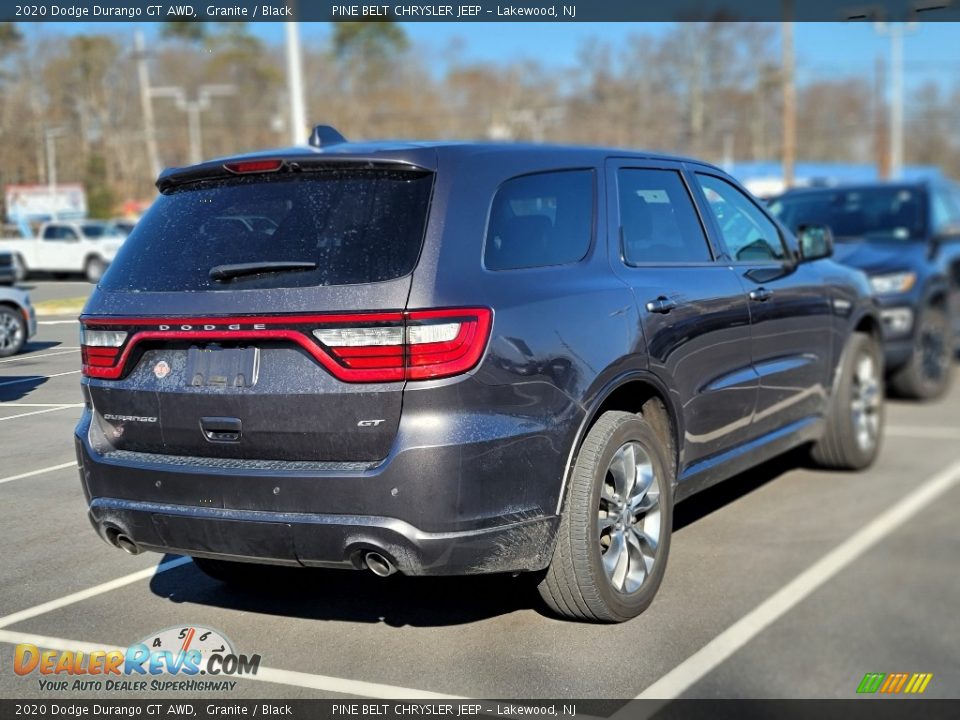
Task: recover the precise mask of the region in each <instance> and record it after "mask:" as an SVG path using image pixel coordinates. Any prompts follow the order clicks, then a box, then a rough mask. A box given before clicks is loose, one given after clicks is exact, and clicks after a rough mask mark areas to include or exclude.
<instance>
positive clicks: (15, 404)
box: [0, 400, 83, 409]
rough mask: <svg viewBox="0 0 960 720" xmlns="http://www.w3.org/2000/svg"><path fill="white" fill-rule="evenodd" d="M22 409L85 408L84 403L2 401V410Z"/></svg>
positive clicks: (0, 401)
mask: <svg viewBox="0 0 960 720" xmlns="http://www.w3.org/2000/svg"><path fill="white" fill-rule="evenodd" d="M22 407H49V408H61V407H83V403H18V402H3V401H2V400H0V409H2V408H22Z"/></svg>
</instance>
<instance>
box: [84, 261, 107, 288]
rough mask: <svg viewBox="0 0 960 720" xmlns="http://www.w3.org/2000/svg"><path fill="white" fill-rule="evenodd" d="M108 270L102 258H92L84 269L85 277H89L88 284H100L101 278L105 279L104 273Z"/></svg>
mask: <svg viewBox="0 0 960 720" xmlns="http://www.w3.org/2000/svg"><path fill="white" fill-rule="evenodd" d="M106 269H107V264H106V263H105V262H104V261H103V260H101V259H100V258H90V259H89V260H87V264H86V266H85V267H84V269H83V273H84V275H86V276H87V282H90V283H94V284H96V283H98V282H100V278H102V277H103V273H104V271H105V270H106Z"/></svg>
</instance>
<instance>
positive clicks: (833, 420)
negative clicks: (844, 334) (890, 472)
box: [810, 333, 886, 470]
mask: <svg viewBox="0 0 960 720" xmlns="http://www.w3.org/2000/svg"><path fill="white" fill-rule="evenodd" d="M840 362H841V366H840V370H839V372H840V377H839V378H838V380H837V387H836V391H835V392H834V395H833V397H832V398H830V409H829V411H828V413H827V418H826V426H825V428H824V433H823V437H821V438H820V440H819V441H817V442H816V443H814V445H813V447H812V448H811V451H810V455H811V458H812V459H813V461H814V462H815V463H816V464H817V465H819V466H820V467H824V468H831V469H834V470H862V469H864V468H866V467H869V466H870V465H872V464H873V462H874V460H876V459H877V455H878V454H879V453H880V445H881V443H882V442H883V426H884V422H885V418H886V406H885V403H884V390H883V352H882V350H881V347H880V343H879V341H878V340H877V339H876V338H874V337H873V336H872V335H867V334H865V333H855V334H854V335H852V336H851V337H850V340H849V342H848V343H847V347H846V349H845V350H844V353H843V357H842V358H841V361H840ZM867 365H869V366H871V367H872V371H871V373H872V374H871V376H870V377H867V370H866V369H865V368H866V367H867Z"/></svg>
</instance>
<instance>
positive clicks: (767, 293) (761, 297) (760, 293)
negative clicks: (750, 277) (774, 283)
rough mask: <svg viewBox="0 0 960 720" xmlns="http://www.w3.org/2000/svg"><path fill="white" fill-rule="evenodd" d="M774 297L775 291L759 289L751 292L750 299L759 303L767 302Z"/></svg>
mask: <svg viewBox="0 0 960 720" xmlns="http://www.w3.org/2000/svg"><path fill="white" fill-rule="evenodd" d="M772 297H773V291H772V290H767V289H766V288H765V287H758V288H757V289H756V290H751V291H750V299H751V300H756V301H757V302H766V301H767V300H769V299H770V298H772Z"/></svg>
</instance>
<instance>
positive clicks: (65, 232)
mask: <svg viewBox="0 0 960 720" xmlns="http://www.w3.org/2000/svg"><path fill="white" fill-rule="evenodd" d="M60 237H62V238H63V239H64V240H79V239H80V236H79V235H78V234H77V231H76V230H74V229H73V228H63V229H62V230H61V231H60Z"/></svg>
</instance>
